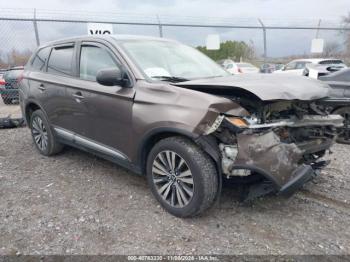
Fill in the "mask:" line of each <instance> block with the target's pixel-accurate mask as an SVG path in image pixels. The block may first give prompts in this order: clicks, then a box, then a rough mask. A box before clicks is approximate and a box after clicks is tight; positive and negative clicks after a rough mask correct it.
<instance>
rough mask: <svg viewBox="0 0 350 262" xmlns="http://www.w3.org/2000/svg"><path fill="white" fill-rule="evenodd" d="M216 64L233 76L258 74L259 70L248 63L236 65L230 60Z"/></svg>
mask: <svg viewBox="0 0 350 262" xmlns="http://www.w3.org/2000/svg"><path fill="white" fill-rule="evenodd" d="M217 63H218V64H219V65H221V66H222V67H223V68H224V69H226V71H228V72H229V73H231V74H233V75H236V74H241V73H245V74H246V73H259V68H257V67H256V66H254V65H252V64H250V63H241V62H240V63H236V62H234V61H233V60H231V59H224V60H220V61H218V62H217Z"/></svg>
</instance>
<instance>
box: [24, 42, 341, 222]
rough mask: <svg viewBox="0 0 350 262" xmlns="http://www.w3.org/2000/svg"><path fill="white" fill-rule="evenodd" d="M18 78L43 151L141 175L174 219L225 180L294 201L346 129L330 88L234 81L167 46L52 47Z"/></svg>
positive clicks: (194, 55) (303, 82)
mask: <svg viewBox="0 0 350 262" xmlns="http://www.w3.org/2000/svg"><path fill="white" fill-rule="evenodd" d="M23 77H24V78H23V80H22V81H21V83H20V85H21V86H20V93H19V95H20V103H21V108H22V112H23V115H24V116H25V119H26V121H27V123H28V127H29V128H30V129H31V134H32V137H33V141H34V144H35V146H36V148H37V150H38V151H39V152H40V153H41V154H43V155H45V156H51V155H54V154H57V153H58V152H60V151H61V150H62V148H63V146H64V145H69V146H74V147H77V148H80V149H83V150H86V151H89V152H91V153H93V154H96V155H98V156H101V157H103V158H106V159H108V160H110V161H113V162H115V163H117V164H119V165H121V166H123V167H125V168H127V169H130V170H132V171H134V172H135V173H139V174H144V175H146V176H147V179H148V183H149V186H150V188H151V190H152V193H153V195H154V196H155V198H156V199H157V200H158V201H159V202H160V203H161V205H162V206H163V207H164V208H165V209H166V210H167V211H169V212H170V213H171V214H173V215H175V216H179V217H188V216H194V215H197V214H199V213H201V212H203V211H204V210H206V209H207V208H209V207H210V206H211V205H212V204H213V203H214V201H215V200H216V199H217V197H218V196H219V194H220V190H221V184H222V181H223V179H225V180H226V179H229V180H230V179H231V180H235V181H240V182H242V183H246V184H247V185H249V190H247V192H246V195H245V199H247V200H249V199H254V198H255V197H259V196H262V195H265V194H269V193H275V194H279V195H286V196H289V195H291V194H292V193H293V192H295V191H296V190H297V189H298V188H300V187H301V186H302V185H303V184H304V183H306V182H307V181H309V180H311V179H312V178H313V177H314V176H315V175H316V174H317V173H319V170H320V169H321V168H322V167H324V166H325V165H326V164H327V162H326V161H324V160H322V157H323V156H324V155H325V153H326V152H327V151H328V150H329V148H330V146H331V145H332V143H333V140H334V139H335V129H336V128H337V127H340V126H342V117H341V116H338V115H328V114H326V113H325V110H324V108H322V105H321V104H320V103H319V101H320V100H321V99H322V98H324V97H327V95H328V86H327V84H325V83H322V82H319V81H317V80H313V79H309V78H305V77H301V76H285V75H277V74H276V75H265V74H255V75H254V74H250V75H230V74H229V73H227V72H226V71H225V70H224V69H222V68H221V67H220V66H219V65H217V64H216V63H215V62H213V61H212V60H210V59H209V58H208V57H206V56H205V55H203V54H202V53H200V52H199V51H197V50H195V49H193V48H191V47H188V46H186V45H183V44H181V43H179V42H176V41H173V40H167V39H162V38H150V37H140V36H98V37H88V36H86V37H77V38H70V39H64V40H61V41H55V42H52V43H48V44H46V45H44V46H41V47H40V48H39V49H38V50H37V51H36V52H35V53H34V54H33V56H32V57H31V59H30V60H29V62H28V64H27V65H26V67H25V71H24V76H23ZM116 205H117V204H116Z"/></svg>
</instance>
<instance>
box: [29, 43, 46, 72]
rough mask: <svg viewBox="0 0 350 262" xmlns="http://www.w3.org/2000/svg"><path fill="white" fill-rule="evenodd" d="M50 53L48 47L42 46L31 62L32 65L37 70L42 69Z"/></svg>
mask: <svg viewBox="0 0 350 262" xmlns="http://www.w3.org/2000/svg"><path fill="white" fill-rule="evenodd" d="M49 54H50V47H44V48H42V49H40V50H39V51H38V52H37V53H36V54H35V57H34V59H33V62H32V67H33V68H34V69H37V70H40V71H42V70H44V67H45V63H46V60H47V57H48V56H49Z"/></svg>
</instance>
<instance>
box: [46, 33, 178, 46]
mask: <svg viewBox="0 0 350 262" xmlns="http://www.w3.org/2000/svg"><path fill="white" fill-rule="evenodd" d="M96 39H107V40H112V41H126V40H157V41H164V42H176V41H175V40H171V39H167V38H160V37H152V36H140V35H85V36H76V37H69V38H63V39H59V40H54V41H51V42H48V43H46V44H44V45H42V47H43V46H49V45H54V44H63V43H67V42H73V41H78V40H83V41H92V40H96Z"/></svg>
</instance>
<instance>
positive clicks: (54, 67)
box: [47, 46, 74, 76]
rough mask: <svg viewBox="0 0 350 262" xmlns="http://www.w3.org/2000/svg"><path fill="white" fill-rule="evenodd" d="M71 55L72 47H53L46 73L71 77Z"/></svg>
mask: <svg viewBox="0 0 350 262" xmlns="http://www.w3.org/2000/svg"><path fill="white" fill-rule="evenodd" d="M73 53H74V46H65V47H54V48H53V49H52V51H51V55H50V58H49V62H48V65H47V72H50V73H53V74H59V75H69V76H71V75H72V59H73Z"/></svg>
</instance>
